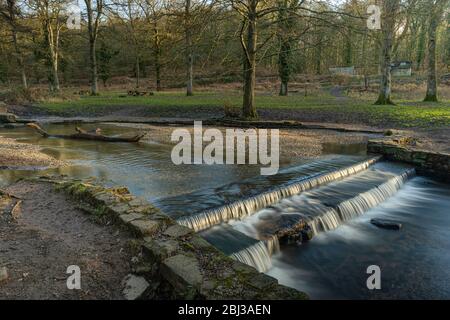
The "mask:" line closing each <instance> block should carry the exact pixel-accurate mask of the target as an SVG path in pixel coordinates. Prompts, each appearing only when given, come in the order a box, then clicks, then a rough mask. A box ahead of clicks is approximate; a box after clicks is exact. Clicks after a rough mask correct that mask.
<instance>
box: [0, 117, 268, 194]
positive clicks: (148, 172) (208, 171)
mask: <svg viewBox="0 0 450 320" xmlns="http://www.w3.org/2000/svg"><path fill="white" fill-rule="evenodd" d="M74 127H75V125H49V126H46V127H45V129H46V130H47V131H48V132H51V133H54V134H69V133H73V132H74ZM83 127H84V128H87V129H90V128H94V126H93V125H83ZM96 127H97V126H96ZM101 128H102V132H103V133H104V134H105V135H116V134H123V133H132V132H136V131H135V130H134V129H129V128H123V127H116V126H113V125H111V126H106V125H101ZM0 135H2V136H5V137H10V138H17V139H18V140H19V141H23V142H27V143H32V144H35V145H39V146H40V147H42V151H43V152H44V153H47V154H49V155H52V156H54V157H55V158H57V159H60V160H68V161H71V163H72V165H71V166H68V167H64V168H60V169H52V170H45V171H44V172H40V173H39V172H38V173H36V172H32V171H29V170H8V171H6V170H3V171H0V186H1V185H6V184H8V183H11V182H12V181H14V180H16V179H18V178H20V177H26V176H30V175H32V174H43V173H60V174H66V175H69V176H71V177H75V178H86V177H96V178H98V179H100V181H101V182H103V183H104V184H106V185H125V186H127V187H128V188H129V189H130V191H131V192H132V193H134V194H136V195H139V196H143V197H145V198H147V199H148V200H151V201H155V200H156V199H159V198H165V197H171V196H175V195H180V194H183V193H190V192H193V191H195V190H200V189H210V188H215V187H218V186H221V185H225V184H228V183H231V182H235V181H239V180H242V179H246V178H250V177H253V176H256V175H259V173H260V167H259V166H257V165H227V166H218V165H213V166H210V165H179V166H177V165H174V164H173V163H172V161H171V157H170V155H171V151H172V147H171V146H170V145H167V144H158V143H139V144H130V143H104V142H96V141H83V140H64V139H52V138H51V139H44V138H41V137H40V136H39V135H38V134H36V133H35V132H33V131H32V130H30V129H28V128H20V129H15V130H5V129H0Z"/></svg>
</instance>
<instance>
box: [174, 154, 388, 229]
mask: <svg viewBox="0 0 450 320" xmlns="http://www.w3.org/2000/svg"><path fill="white" fill-rule="evenodd" d="M380 158H381V157H373V158H370V159H368V160H365V161H362V162H359V163H357V164H354V165H351V166H348V167H345V168H342V169H338V170H334V171H331V172H327V173H322V174H317V175H313V176H310V177H307V178H305V179H303V180H301V181H298V182H295V183H291V184H287V185H282V186H279V187H276V188H274V189H272V190H269V191H266V192H262V193H260V194H258V195H254V196H251V197H248V198H246V199H243V200H237V201H235V202H232V203H229V204H226V205H223V206H220V207H217V208H213V209H210V210H206V211H203V212H200V213H197V214H194V215H190V216H185V217H180V218H178V219H177V222H178V223H179V224H181V225H184V226H186V227H189V228H191V229H194V230H195V231H202V230H206V229H208V228H211V227H213V226H216V225H219V224H221V223H224V222H228V221H230V220H241V219H243V218H245V217H248V216H250V215H252V214H253V213H255V212H257V211H259V210H261V209H263V208H265V207H267V206H270V205H272V204H274V203H277V202H279V201H280V200H282V199H284V198H287V197H290V196H293V195H296V194H300V193H301V192H304V191H307V190H310V189H312V188H315V187H318V186H321V185H324V184H327V183H330V182H333V181H336V180H339V179H343V178H345V177H348V176H351V175H353V174H356V173H358V172H362V171H364V170H366V169H367V168H369V167H370V166H371V165H373V164H375V163H376V162H377V161H379V160H380Z"/></svg>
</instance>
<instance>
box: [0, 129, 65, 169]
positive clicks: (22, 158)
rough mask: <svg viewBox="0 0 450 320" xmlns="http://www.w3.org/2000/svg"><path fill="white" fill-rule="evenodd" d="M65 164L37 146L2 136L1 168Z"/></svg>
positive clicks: (51, 166)
mask: <svg viewBox="0 0 450 320" xmlns="http://www.w3.org/2000/svg"><path fill="white" fill-rule="evenodd" d="M64 165H66V163H65V162H64V161H60V160H57V159H55V158H53V157H51V156H49V155H46V154H45V153H42V152H41V150H40V148H39V147H37V146H34V145H31V144H27V143H21V142H18V141H17V140H15V139H10V138H5V137H1V136H0V168H3V169H14V168H29V169H33V168H55V167H61V166H64Z"/></svg>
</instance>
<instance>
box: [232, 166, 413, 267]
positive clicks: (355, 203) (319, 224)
mask: <svg viewBox="0 0 450 320" xmlns="http://www.w3.org/2000/svg"><path fill="white" fill-rule="evenodd" d="M414 175H415V170H414V169H409V170H406V171H405V172H403V173H402V174H400V175H397V176H394V177H392V178H390V179H389V180H387V181H386V182H384V183H382V184H380V185H379V186H377V187H375V188H372V189H370V190H368V191H366V192H363V193H361V194H358V195H357V196H355V197H353V198H351V199H348V200H345V201H343V202H341V203H339V204H338V205H337V206H336V208H329V207H327V206H325V205H324V204H323V203H321V202H320V201H317V200H314V199H309V201H307V202H305V203H304V205H307V206H308V207H310V208H311V210H312V211H311V212H312V213H313V214H312V215H303V217H302V218H303V219H305V220H306V222H307V224H308V225H309V226H310V227H311V229H312V230H313V232H314V235H317V234H318V233H319V232H326V231H331V230H334V229H337V228H338V227H339V226H341V225H342V224H344V223H345V222H347V221H349V220H351V219H354V218H356V217H358V216H361V215H362V214H364V213H365V212H367V211H369V210H370V209H372V208H374V207H377V206H378V205H380V204H381V203H383V202H385V201H386V200H388V199H389V198H391V197H392V196H394V195H395V194H396V193H397V192H398V191H399V190H400V189H401V188H402V187H403V185H404V184H405V183H406V182H407V181H408V180H409V179H410V178H411V177H412V176H414ZM303 201H306V199H302V202H303ZM283 202H284V205H287V206H283V212H284V214H289V211H290V210H289V208H290V206H289V204H290V205H291V206H292V207H291V208H295V206H296V205H297V206H298V205H299V204H296V203H295V200H292V201H291V199H284V200H283ZM293 212H296V210H295V209H293ZM260 213H261V214H264V211H262V212H260ZM276 214H278V213H276ZM259 219H260V217H258V216H252V217H250V218H249V220H246V221H245V222H238V223H237V224H234V228H235V229H236V230H239V231H240V232H243V233H244V234H246V235H247V236H250V237H253V238H259V237H260V236H261V234H260V233H259V231H258V222H259V221H260V220H259ZM263 244H264V242H263V241H260V242H258V243H257V244H255V245H253V246H251V247H249V248H246V249H243V250H241V251H239V252H238V253H236V254H234V255H233V258H235V259H237V260H239V261H241V262H243V263H246V264H248V265H251V266H253V267H255V268H256V269H258V270H259V271H261V272H266V271H268V270H269V269H271V267H272V262H271V256H272V255H273V253H275V252H277V251H278V250H279V243H278V239H277V238H276V236H272V237H271V238H270V239H269V240H268V241H266V242H265V245H263Z"/></svg>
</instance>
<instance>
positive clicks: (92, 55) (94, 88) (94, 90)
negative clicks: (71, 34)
mask: <svg viewBox="0 0 450 320" xmlns="http://www.w3.org/2000/svg"><path fill="white" fill-rule="evenodd" d="M95 49H96V42H95V41H94V40H93V39H90V40H89V68H90V71H91V95H93V96H96V95H98V74H97V56H96V50H95Z"/></svg>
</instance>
